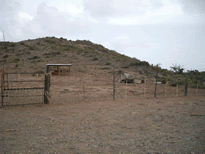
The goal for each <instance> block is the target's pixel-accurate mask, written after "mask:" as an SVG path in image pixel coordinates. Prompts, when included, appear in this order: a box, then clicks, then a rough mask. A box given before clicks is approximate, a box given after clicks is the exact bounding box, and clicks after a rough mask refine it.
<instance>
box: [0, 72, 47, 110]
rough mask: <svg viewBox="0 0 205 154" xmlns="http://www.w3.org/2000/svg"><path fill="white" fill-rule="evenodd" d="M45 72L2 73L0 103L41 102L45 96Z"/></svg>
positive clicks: (21, 103) (22, 103)
mask: <svg viewBox="0 0 205 154" xmlns="http://www.w3.org/2000/svg"><path fill="white" fill-rule="evenodd" d="M44 82H45V74H43V75H42V73H27V72H23V73H3V74H2V76H1V105H2V106H5V105H6V106H8V105H26V104H42V103H44V97H45V87H44Z"/></svg>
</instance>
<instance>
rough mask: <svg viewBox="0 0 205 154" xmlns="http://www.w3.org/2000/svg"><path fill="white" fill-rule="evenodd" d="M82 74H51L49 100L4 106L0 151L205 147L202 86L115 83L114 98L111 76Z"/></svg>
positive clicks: (200, 150)
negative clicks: (179, 87) (183, 87)
mask: <svg viewBox="0 0 205 154" xmlns="http://www.w3.org/2000/svg"><path fill="white" fill-rule="evenodd" d="M83 79H84V80H81V78H77V77H75V76H71V77H70V78H69V80H68V79H66V77H61V78H59V77H52V78H51V81H52V82H51V94H52V99H51V102H50V104H48V105H46V104H40V105H25V106H4V107H1V108H0V151H1V153H106V154H107V153H118V154H119V153H192V154H193V153H195V154H202V153H205V117H204V113H205V97H204V94H205V92H204V91H199V94H198V95H195V90H194V89H189V91H188V92H190V93H188V96H186V97H184V96H183V90H179V91H180V93H179V96H178V97H176V95H175V92H176V87H170V86H169V87H168V94H167V97H166V98H165V97H164V93H163V92H164V85H159V88H158V94H160V91H161V95H159V97H157V98H154V97H153V92H154V91H153V90H154V86H153V84H151V81H150V84H147V87H146V88H147V89H146V92H145V95H144V93H143V92H144V90H142V89H143V88H142V89H141V91H140V88H141V85H133V84H128V85H127V87H126V84H122V83H116V100H114V101H113V100H112V97H113V96H112V80H111V82H110V83H109V82H108V81H104V82H103V80H102V79H100V78H96V79H95V78H94V77H92V78H90V77H89V76H87V77H84V78H83ZM74 81H75V82H74ZM160 86H161V88H160ZM191 90H192V91H191ZM133 91H134V92H136V94H135V93H134V92H133ZM137 91H138V93H137ZM139 91H140V93H139ZM191 92H192V93H191Z"/></svg>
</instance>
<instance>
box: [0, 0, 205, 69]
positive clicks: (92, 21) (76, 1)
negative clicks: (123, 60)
mask: <svg viewBox="0 0 205 154" xmlns="http://www.w3.org/2000/svg"><path fill="white" fill-rule="evenodd" d="M0 19H1V21H0V29H1V32H0V41H3V36H2V35H3V34H2V30H4V33H5V37H6V41H13V42H17V41H21V40H27V39H35V38H40V37H46V36H55V37H58V38H60V37H63V38H67V39H68V40H76V39H79V40H84V39H86V40H90V41H92V42H93V43H97V44H102V45H104V46H105V47H106V48H109V49H111V50H115V51H117V52H119V53H121V54H125V55H128V56H130V57H135V58H137V59H139V60H143V61H148V62H149V63H150V64H154V65H155V64H157V63H161V67H162V68H167V69H169V68H170V66H171V65H172V64H175V63H177V64H180V65H184V67H185V68H186V70H187V69H188V70H190V69H198V70H200V71H205V0H69V1H68V0H58V1H54V0H53V1H52V0H35V1H33V0H0Z"/></svg>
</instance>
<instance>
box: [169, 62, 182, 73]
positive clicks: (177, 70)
mask: <svg viewBox="0 0 205 154" xmlns="http://www.w3.org/2000/svg"><path fill="white" fill-rule="evenodd" d="M170 68H171V69H172V71H174V73H175V74H183V71H184V68H183V66H182V65H177V64H172V66H170Z"/></svg>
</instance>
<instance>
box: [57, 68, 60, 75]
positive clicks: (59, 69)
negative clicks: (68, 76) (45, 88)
mask: <svg viewBox="0 0 205 154" xmlns="http://www.w3.org/2000/svg"><path fill="white" fill-rule="evenodd" d="M57 70H58V75H60V66H57Z"/></svg>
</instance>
